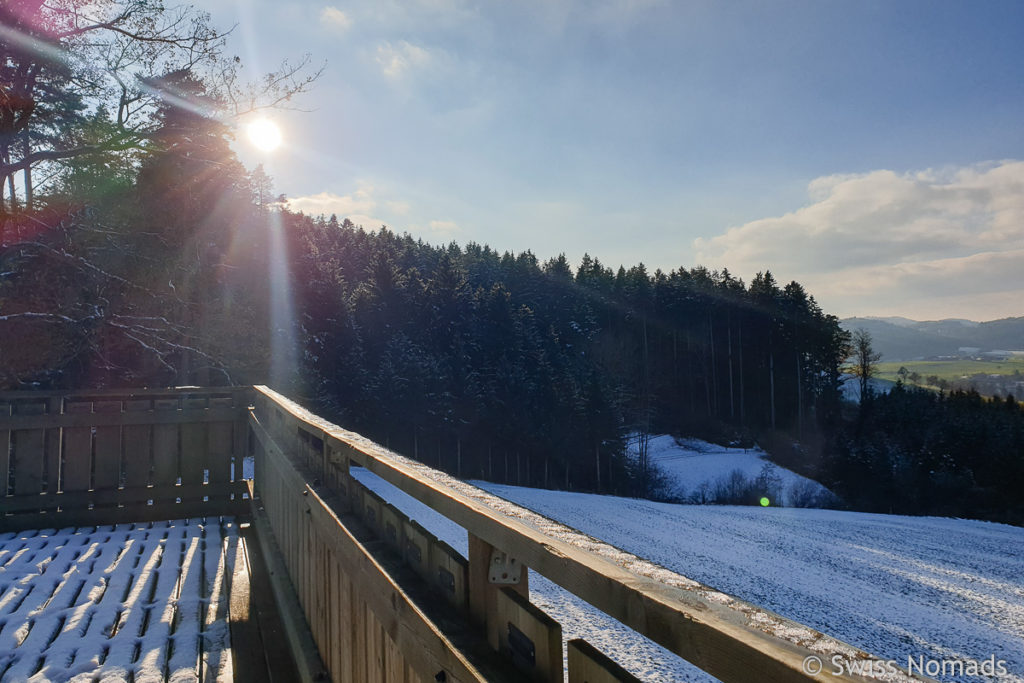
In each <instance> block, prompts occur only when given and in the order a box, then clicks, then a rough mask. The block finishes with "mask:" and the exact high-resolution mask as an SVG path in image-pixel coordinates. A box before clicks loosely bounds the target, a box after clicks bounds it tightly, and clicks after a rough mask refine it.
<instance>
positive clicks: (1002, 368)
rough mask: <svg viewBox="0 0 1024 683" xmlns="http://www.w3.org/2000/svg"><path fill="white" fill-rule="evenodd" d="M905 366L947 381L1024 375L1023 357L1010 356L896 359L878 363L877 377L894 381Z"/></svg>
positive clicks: (921, 374)
mask: <svg viewBox="0 0 1024 683" xmlns="http://www.w3.org/2000/svg"><path fill="white" fill-rule="evenodd" d="M901 367H903V368H906V369H907V371H908V372H916V373H917V374H919V375H920V376H921V378H922V382H923V381H924V378H925V377H930V376H933V375H934V376H936V377H938V378H939V379H944V380H947V381H949V382H953V381H955V380H959V379H963V378H964V377H967V378H970V377H971V376H973V375H1004V376H1006V375H1013V374H1014V373H1015V372H1016V373H1019V374H1021V375H1024V358H1010V359H1008V360H992V361H988V360H966V359H965V360H960V359H957V360H927V361H925V360H920V361H915V360H909V361H896V362H892V363H879V364H878V374H877V375H875V376H876V377H877V378H878V379H887V380H889V381H892V382H895V381H896V380H897V379H898V375H897V373H898V372H899V369H900V368H901Z"/></svg>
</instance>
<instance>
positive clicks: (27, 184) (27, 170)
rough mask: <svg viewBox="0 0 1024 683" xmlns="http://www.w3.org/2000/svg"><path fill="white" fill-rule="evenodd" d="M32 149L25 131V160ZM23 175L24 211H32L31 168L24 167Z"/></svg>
mask: <svg viewBox="0 0 1024 683" xmlns="http://www.w3.org/2000/svg"><path fill="white" fill-rule="evenodd" d="M31 152H32V148H31V146H30V145H29V141H28V131H27V130H26V131H25V158H28V156H29V154H31ZM22 173H23V174H24V175H25V210H26V211H31V210H32V167H31V166H26V167H25V170H24V171H22Z"/></svg>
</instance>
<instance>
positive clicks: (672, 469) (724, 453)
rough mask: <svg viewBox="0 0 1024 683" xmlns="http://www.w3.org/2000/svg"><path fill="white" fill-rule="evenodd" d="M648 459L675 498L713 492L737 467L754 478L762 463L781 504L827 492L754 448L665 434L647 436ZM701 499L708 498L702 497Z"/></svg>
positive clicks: (631, 448)
mask: <svg viewBox="0 0 1024 683" xmlns="http://www.w3.org/2000/svg"><path fill="white" fill-rule="evenodd" d="M638 447H639V446H638V442H637V439H636V438H630V440H629V441H628V445H627V452H628V453H629V454H630V455H631V456H633V457H634V458H635V457H636V456H637V449H638ZM647 454H648V457H649V458H650V461H651V462H652V463H654V464H655V465H657V466H658V467H659V468H660V469H661V470H662V472H664V473H665V474H666V475H668V477H669V478H670V479H671V481H672V482H673V484H674V486H675V497H677V498H679V499H680V500H693V499H694V498H697V497H699V496H700V495H701V491H702V490H703V491H704V492H705V494H710V493H712V492H713V491H714V488H715V485H716V483H718V482H719V481H721V480H722V479H723V478H726V477H728V476H729V475H730V474H731V473H732V472H733V471H734V470H739V471H740V472H742V473H743V476H744V477H746V478H747V479H750V480H754V479H756V478H757V477H758V475H760V474H761V471H762V470H763V469H764V466H765V464H769V465H771V471H772V473H773V474H774V475H775V476H776V477H778V480H779V483H780V493H781V499H780V500H777V501H772V502H773V503H777V504H780V505H783V506H792V505H794V503H795V501H796V499H797V498H798V497H799V496H798V495H797V494H798V492H799V494H801V495H805V496H806V495H811V494H820V493H827V489H826V488H825V487H824V486H822V485H821V484H819V483H817V482H816V481H813V480H811V479H808V478H807V477H804V476H801V475H799V474H797V473H796V472H791V471H790V470H787V469H785V468H783V467H779V466H778V465H775V464H772V463H770V462H769V461H768V460H767V459H766V455H765V452H764V451H762V450H760V449H757V448H728V447H725V446H716V445H715V444H711V443H708V442H706V441H701V440H699V439H676V438H675V437H672V436H670V435H668V434H660V435H658V436H652V437H650V441H649V442H648V445H647ZM704 502H710V501H707V499H706V498H705V499H704Z"/></svg>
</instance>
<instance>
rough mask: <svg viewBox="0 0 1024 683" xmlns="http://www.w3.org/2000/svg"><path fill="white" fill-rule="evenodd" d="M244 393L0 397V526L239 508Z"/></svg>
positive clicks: (242, 504)
mask: <svg viewBox="0 0 1024 683" xmlns="http://www.w3.org/2000/svg"><path fill="white" fill-rule="evenodd" d="M251 395H252V388H251V387H243V388H226V389H196V388H183V389H170V390H168V389H164V390H137V391H136V390H132V391H97V392H91V393H81V392H79V393H59V392H6V393H0V529H24V528H40V527H61V526H68V525H85V524H100V523H116V522H123V521H148V520H155V519H177V518H182V517H193V516H202V515H207V514H211V515H212V514H216V515H223V514H236V513H239V514H241V513H247V512H248V501H247V500H244V499H245V498H247V497H248V490H247V488H246V485H245V483H244V482H243V481H242V471H241V467H242V457H243V455H244V454H245V452H246V449H247V445H246V439H247V438H248V431H247V429H248V428H247V424H246V419H247V414H248V406H249V401H250V396H251Z"/></svg>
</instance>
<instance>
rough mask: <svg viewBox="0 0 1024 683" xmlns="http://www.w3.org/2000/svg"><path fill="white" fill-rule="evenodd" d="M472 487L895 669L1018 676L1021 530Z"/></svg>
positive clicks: (694, 675)
mask: <svg viewBox="0 0 1024 683" xmlns="http://www.w3.org/2000/svg"><path fill="white" fill-rule="evenodd" d="M354 474H355V476H357V477H358V478H359V479H360V480H361V481H363V482H364V483H365V484H367V485H368V486H370V487H371V488H373V489H374V490H376V491H378V492H379V493H380V494H381V495H382V496H384V497H385V498H386V499H387V500H389V501H391V502H392V503H394V504H395V505H396V506H398V507H399V508H401V509H403V510H404V511H405V512H406V514H408V515H410V516H411V517H413V518H414V519H416V520H417V521H419V522H420V523H421V524H423V526H425V527H426V528H428V529H430V530H431V531H432V532H433V533H434V534H435V535H437V536H438V537H439V538H442V539H443V540H445V541H447V542H448V543H449V544H450V545H452V546H453V547H454V548H455V549H457V550H459V551H460V552H462V553H463V554H465V553H466V546H467V539H466V532H465V530H463V529H462V528H461V527H459V526H457V525H455V524H454V523H452V522H451V521H449V520H448V519H446V518H445V517H442V516H441V515H439V514H438V513H436V512H434V511H433V510H431V509H430V508H427V507H426V506H423V505H422V504H420V503H419V502H418V501H416V500H414V499H412V498H410V497H409V496H406V495H405V494H403V493H402V492H401V491H398V490H397V489H395V488H394V487H392V486H391V485H390V484H387V483H386V482H384V481H383V480H381V479H379V478H377V477H375V476H374V475H372V474H370V473H369V472H366V471H365V470H354ZM473 483H474V484H476V485H478V486H480V487H481V488H484V489H486V490H487V491H489V492H491V493H494V494H495V495H498V496H501V497H503V498H506V499H508V500H511V501H513V502H515V503H518V504H520V505H523V506H524V507H527V508H530V509H532V510H535V511H537V512H540V513H542V514H544V515H546V516H548V517H551V518H553V519H556V520H558V521H560V522H562V523H564V524H566V525H568V526H572V527H575V528H576V529H579V530H580V531H583V532H584V533H587V534H590V535H592V536H595V537H597V538H601V539H603V540H605V541H608V542H609V543H612V544H613V545H616V546H618V547H620V548H622V549H624V550H627V551H629V552H632V553H635V554H637V555H639V556H641V557H646V558H648V559H650V560H653V561H654V562H657V563H659V564H661V565H663V566H665V567H668V568H669V569H672V570H674V571H677V572H679V573H681V574H684V575H686V576H689V577H691V578H693V579H696V580H698V581H700V582H702V583H705V584H708V585H710V586H713V587H715V588H717V589H719V590H722V591H724V592H727V593H730V594H732V595H735V596H737V597H739V598H742V599H744V600H747V601H750V602H753V603H755V604H758V605H761V606H763V607H766V608H768V609H770V610H772V611H775V612H777V613H779V614H782V615H784V616H786V617H789V618H791V619H795V620H797V621H800V622H803V623H805V624H807V625H809V626H812V627H814V628H816V629H819V630H821V631H824V632H825V633H827V634H829V635H832V636H835V637H838V638H840V639H842V640H844V641H846V642H849V643H851V644H853V645H856V646H858V647H860V648H863V649H864V650H867V651H868V652H870V653H872V654H874V655H876V656H878V657H881V658H882V659H894V660H896V661H897V662H898V663H899V664H901V665H902V666H904V667H906V664H907V658H908V657H913V658H915V661H918V659H917V658H919V657H923V658H924V662H925V663H927V662H928V661H929V660H934V661H936V662H941V661H946V662H952V661H954V660H970V661H976V662H983V661H984V660H986V659H988V658H989V657H990V656H994V657H995V659H996V660H1004V661H1005V668H1006V670H1007V673H1006V674H1005V675H1002V676H997V677H996V680H1003V681H1015V682H1021V681H1024V529H1021V528H1017V527H1010V526H1005V525H1000V524H991V523H986V522H973V521H965V520H953V519H940V518H928V517H897V516H887V515H872V514H862V513H851V512H838V511H832V510H806V509H789V508H749V507H731V506H698V505H671V504H666V503H655V502H651V501H646V500H637V499H629V498H614V497H609V496H598V495H593V494H582V493H568V492H560V491H545V490H538V489H528V488H519V487H513V486H503V485H497V484H490V483H486V482H473ZM530 598H531V600H532V601H533V602H534V603H535V604H536V605H538V606H539V607H541V609H543V610H545V611H546V612H548V613H549V614H550V615H551V616H552V617H554V618H555V619H557V620H558V621H559V622H560V623H561V624H562V628H563V635H564V636H565V637H566V638H567V639H568V638H575V637H584V638H586V639H587V640H589V641H590V642H591V643H593V644H594V645H595V646H596V647H598V648H599V649H601V650H603V651H604V652H606V653H607V654H608V655H609V656H611V657H612V658H614V659H616V660H617V661H619V662H620V663H621V664H622V665H623V666H625V667H626V668H627V669H629V670H630V671H632V672H633V673H635V674H636V675H638V676H640V677H641V678H642V679H643V680H647V681H681V680H687V681H702V680H713V679H711V678H710V677H709V676H707V675H706V674H704V673H703V672H700V671H698V670H697V669H695V668H693V667H691V666H690V665H689V664H687V663H685V662H683V661H682V660H680V659H679V658H678V657H676V656H675V655H673V654H671V653H669V652H667V651H665V650H663V649H662V648H660V647H658V646H657V645H655V644H653V643H651V642H649V641H647V640H646V639H644V638H642V637H640V636H638V635H636V634H635V633H633V632H632V631H630V630H629V629H626V628H624V627H622V626H621V625H619V624H618V623H617V622H615V621H613V620H611V619H609V618H607V617H604V616H603V615H602V614H601V613H600V612H597V611H596V610H594V609H593V608H591V607H590V606H589V605H586V604H585V603H583V602H582V601H580V600H579V599H577V598H576V597H575V596H572V595H571V594H569V593H568V592H567V591H565V590H563V589H561V588H560V587H558V586H556V585H555V584H553V583H551V582H550V581H547V580H546V579H544V578H543V577H541V576H539V575H537V574H536V573H534V572H531V575H530ZM826 665H827V664H826ZM938 678H940V679H941V680H964V681H973V680H983V679H979V678H971V677H966V676H965V677H962V678H960V679H956V677H953V676H938Z"/></svg>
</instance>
